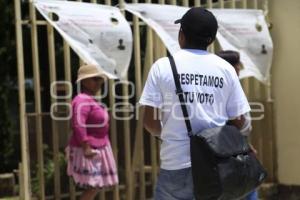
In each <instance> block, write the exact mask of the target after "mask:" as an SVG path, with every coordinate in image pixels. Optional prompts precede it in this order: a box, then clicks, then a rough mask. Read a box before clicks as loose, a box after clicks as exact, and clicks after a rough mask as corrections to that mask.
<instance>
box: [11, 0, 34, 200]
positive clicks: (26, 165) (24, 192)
mask: <svg viewBox="0 0 300 200" xmlns="http://www.w3.org/2000/svg"><path fill="white" fill-rule="evenodd" d="M14 6H15V29H16V54H17V67H18V87H19V91H18V92H19V116H20V122H19V123H20V140H21V142H20V143H21V159H22V163H21V164H19V169H20V178H21V179H20V180H19V181H20V194H19V196H20V198H21V199H24V200H30V199H31V197H30V195H31V182H30V162H29V144H28V129H27V116H26V107H25V105H26V98H25V71H24V54H23V50H24V48H23V33H22V24H21V23H22V19H21V4H20V1H19V0H15V1H14Z"/></svg>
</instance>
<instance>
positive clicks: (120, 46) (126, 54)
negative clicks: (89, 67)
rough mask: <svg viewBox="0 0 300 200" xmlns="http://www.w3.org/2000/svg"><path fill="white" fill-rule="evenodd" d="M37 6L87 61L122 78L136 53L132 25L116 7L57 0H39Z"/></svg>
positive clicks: (114, 76)
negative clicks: (133, 52) (133, 53)
mask: <svg viewBox="0 0 300 200" xmlns="http://www.w3.org/2000/svg"><path fill="white" fill-rule="evenodd" d="M34 5H35V7H36V8H37V9H38V11H39V12H40V13H41V14H42V15H43V17H44V18H45V19H46V20H47V21H48V22H49V23H50V24H51V25H52V26H53V27H54V28H55V29H56V30H57V31H58V32H59V33H60V34H61V35H62V37H63V38H64V39H65V40H66V41H67V43H68V44H69V45H70V46H71V48H72V49H73V50H74V51H75V52H76V53H77V54H78V55H79V57H80V58H81V59H82V60H83V61H84V62H86V63H89V64H95V65H97V66H98V67H100V68H102V69H103V70H104V71H105V73H106V74H107V76H108V77H109V78H114V79H115V78H119V79H122V78H123V77H124V76H125V75H126V73H127V70H128V67H129V62H130V59H131V54H132V33H131V29H130V25H129V24H128V22H127V21H126V19H125V18H124V16H123V15H122V14H121V12H120V10H119V9H118V8H115V7H111V6H105V5H99V4H91V3H81V2H70V1H55V0H35V1H34Z"/></svg>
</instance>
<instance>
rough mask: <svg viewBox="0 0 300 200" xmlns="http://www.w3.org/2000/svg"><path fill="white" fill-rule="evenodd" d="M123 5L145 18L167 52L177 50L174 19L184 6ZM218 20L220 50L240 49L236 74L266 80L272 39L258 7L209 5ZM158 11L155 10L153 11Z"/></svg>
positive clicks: (182, 11)
mask: <svg viewBox="0 0 300 200" xmlns="http://www.w3.org/2000/svg"><path fill="white" fill-rule="evenodd" d="M125 9H126V10H127V11H129V12H131V13H133V14H134V15H136V16H138V17H140V18H141V19H142V20H143V21H145V22H146V23H147V24H148V25H149V26H151V28H153V29H154V31H155V32H156V33H157V34H158V35H159V36H160V38H161V39H162V41H163V42H164V44H165V45H166V47H167V48H168V50H169V52H170V53H171V54H174V53H175V52H176V51H178V50H179V49H180V48H179V44H178V41H177V38H178V31H179V27H180V25H177V24H174V21H175V20H176V19H179V18H181V17H182V15H183V14H184V13H185V12H186V11H187V10H188V9H189V8H187V7H180V6H173V5H159V4H126V5H125ZM211 11H212V12H213V13H214V15H215V16H216V18H217V20H218V23H219V30H218V33H217V40H218V42H219V43H220V45H221V47H222V49H223V50H235V51H238V52H240V55H241V62H242V64H243V66H244V68H243V69H242V70H241V72H240V78H245V77H249V76H254V77H255V78H256V79H258V80H259V81H261V82H263V83H267V82H268V79H269V73H270V68H271V63H272V54H273V43H272V40H271V37H270V33H269V30H268V27H267V24H266V21H265V19H264V15H263V13H262V11H261V10H247V9H211ZM157 13H159V14H157Z"/></svg>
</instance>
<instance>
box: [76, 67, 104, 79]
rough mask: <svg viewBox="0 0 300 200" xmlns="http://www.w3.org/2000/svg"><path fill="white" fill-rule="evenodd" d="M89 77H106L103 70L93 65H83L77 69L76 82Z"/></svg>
mask: <svg viewBox="0 0 300 200" xmlns="http://www.w3.org/2000/svg"><path fill="white" fill-rule="evenodd" d="M91 77H106V75H105V74H104V71H103V70H101V69H100V68H98V67H97V66H95V65H83V66H81V67H79V69H78V72H77V80H76V83H78V82H79V81H81V80H83V79H86V78H91Z"/></svg>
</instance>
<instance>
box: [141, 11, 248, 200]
mask: <svg viewBox="0 0 300 200" xmlns="http://www.w3.org/2000/svg"><path fill="white" fill-rule="evenodd" d="M175 23H180V24H181V28H180V31H179V37H178V41H179V44H180V47H181V50H180V51H179V52H177V53H175V55H173V56H174V60H175V63H176V66H177V70H178V74H179V76H178V79H179V81H180V84H181V86H182V89H183V91H184V99H185V102H186V104H187V108H188V113H189V116H190V121H191V124H192V129H193V131H195V132H199V131H201V130H204V129H206V128H212V127H216V126H223V125H225V124H226V123H228V122H229V123H231V124H232V125H235V126H236V127H238V128H240V129H241V128H242V127H243V125H244V122H245V118H244V117H242V116H243V114H245V113H247V112H249V111H250V107H249V104H248V101H247V99H246V96H245V94H244V92H243V90H242V87H241V85H240V82H239V79H238V77H237V75H236V73H235V70H234V68H233V67H232V66H231V65H230V64H229V63H227V62H226V61H225V60H223V59H221V58H220V57H218V56H216V55H214V54H211V53H209V52H207V47H208V45H209V44H211V43H212V42H213V41H214V40H215V36H216V32H217V27H218V25H217V20H216V18H215V17H214V16H213V14H212V13H211V12H210V11H208V10H206V9H204V8H199V7H194V8H191V9H190V10H189V11H188V12H187V13H185V14H184V15H183V17H182V18H181V19H179V20H177V21H176V22H175ZM175 90H176V87H175V83H174V79H173V75H172V70H171V66H170V63H169V60H168V58H166V57H165V58H161V59H159V60H157V61H156V62H155V63H154V64H153V65H152V67H151V69H150V72H149V74H148V78H147V81H146V84H145V87H144V90H143V93H142V96H141V99H140V101H139V103H140V104H142V105H143V106H144V107H145V113H144V126H145V128H146V129H147V130H148V131H149V132H150V133H151V134H152V135H154V136H158V137H160V138H161V140H162V144H161V151H160V159H161V169H160V173H159V177H158V181H157V184H156V189H155V194H154V198H155V199H156V200H177V199H186V200H190V199H194V195H193V184H192V175H191V160H190V147H189V145H190V143H189V137H188V133H187V129H186V126H185V122H184V118H183V115H182V110H181V107H180V102H179V99H178V96H177V95H176V93H175ZM159 113H160V114H161V118H158V117H157V116H158V115H159Z"/></svg>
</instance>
